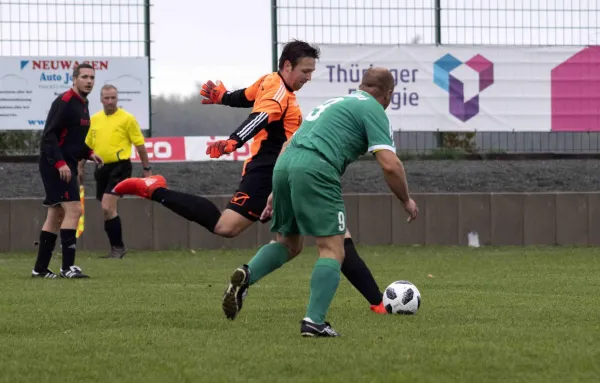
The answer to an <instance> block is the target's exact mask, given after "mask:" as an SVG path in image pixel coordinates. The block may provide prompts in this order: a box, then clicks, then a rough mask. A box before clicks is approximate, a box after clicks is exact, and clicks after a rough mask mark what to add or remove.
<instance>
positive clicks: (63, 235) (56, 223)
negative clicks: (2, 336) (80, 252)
mask: <svg viewBox="0 0 600 383" xmlns="http://www.w3.org/2000/svg"><path fill="white" fill-rule="evenodd" d="M94 79H95V71H94V68H93V67H92V66H91V65H89V64H87V63H84V64H81V65H79V66H77V67H76V68H75V69H74V71H73V87H72V88H71V89H69V90H68V91H66V92H64V93H62V94H60V95H58V97H57V98H56V99H55V100H54V102H53V103H52V106H51V107H50V111H49V112H48V117H47V119H46V125H45V127H44V132H43V133H42V142H41V148H40V160H39V169H40V175H41V177H42V182H43V184H44V190H45V192H46V198H45V199H44V202H43V205H44V206H45V207H47V208H48V214H47V215H46V221H45V222H44V226H43V227H42V230H41V232H40V241H39V246H40V247H39V250H38V255H37V260H36V262H35V267H34V269H33V271H32V272H31V276H32V277H34V278H56V274H55V273H53V272H52V271H50V269H48V266H49V264H50V259H51V258H52V252H53V251H54V247H55V244H56V238H57V236H58V233H59V231H60V242H61V246H62V267H61V270H60V276H61V277H63V278H88V276H87V275H85V274H83V272H82V271H81V268H79V267H78V266H75V250H76V248H77V245H76V242H77V240H76V236H75V235H76V229H77V223H78V221H79V217H80V216H81V203H80V200H79V185H78V182H77V162H78V161H79V160H81V159H84V158H85V159H90V160H91V161H94V162H96V163H97V164H98V166H102V165H103V162H102V159H101V158H100V157H98V156H97V155H96V154H94V152H93V151H92V150H90V148H89V147H88V146H87V145H86V144H85V137H86V135H87V132H88V130H89V128H90V112H89V110H88V100H87V96H88V94H90V92H91V91H92V89H93V87H94Z"/></svg>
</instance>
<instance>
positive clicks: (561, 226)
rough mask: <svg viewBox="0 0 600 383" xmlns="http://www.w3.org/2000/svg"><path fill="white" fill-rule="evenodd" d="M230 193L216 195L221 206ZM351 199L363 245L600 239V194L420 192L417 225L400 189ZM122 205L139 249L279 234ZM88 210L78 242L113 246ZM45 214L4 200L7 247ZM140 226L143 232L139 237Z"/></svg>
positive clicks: (257, 240)
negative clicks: (231, 230) (228, 230)
mask: <svg viewBox="0 0 600 383" xmlns="http://www.w3.org/2000/svg"><path fill="white" fill-rule="evenodd" d="M228 198H229V196H216V197H210V199H211V200H213V201H214V202H215V203H216V204H217V206H219V207H221V208H224V207H225V205H226V203H227V199H228ZM344 198H345V202H346V209H347V222H348V228H349V229H350V231H351V233H352V234H353V237H354V238H355V241H356V242H358V243H360V244H368V245H387V244H394V245H407V244H421V245H423V244H424V245H428V244H436V245H437V244H439V245H466V244H467V233H468V232H469V231H476V232H478V233H479V238H480V242H481V244H482V245H596V244H599V243H600V235H598V233H600V193H532V194H521V193H498V194H495V193H492V194H490V193H473V194H463V193H460V194H414V195H413V198H414V199H415V200H416V201H417V203H418V204H419V207H420V217H419V219H418V220H417V221H415V222H413V223H411V224H407V223H406V214H405V213H404V211H403V209H402V205H401V204H400V203H399V202H398V201H397V200H396V198H395V197H393V196H392V195H386V194H348V195H345V196H344ZM119 209H120V216H121V220H122V223H123V231H124V239H125V242H126V244H127V246H128V247H129V248H130V249H131V250H165V249H177V248H193V249H201V248H210V249H214V248H220V247H228V248H245V247H253V246H257V245H262V244H264V243H267V242H268V241H269V240H270V239H271V237H272V236H271V233H270V232H269V225H268V224H267V225H263V224H256V225H253V226H252V227H251V228H250V229H249V230H247V231H246V232H244V233H243V234H242V235H241V236H239V237H237V238H234V239H224V238H220V237H218V236H215V235H213V234H211V233H209V232H208V231H206V230H205V229H204V228H202V227H201V226H199V225H197V224H195V223H192V222H188V221H187V220H185V219H183V218H180V217H179V216H177V215H176V214H174V213H172V212H171V211H169V210H168V209H166V208H164V207H163V206H161V205H159V204H157V203H154V202H151V201H148V200H143V199H140V198H125V199H123V200H122V201H121V202H120V206H119ZM85 212H86V216H85V233H84V234H83V236H82V237H81V238H80V239H79V242H78V248H79V249H84V250H100V251H105V250H107V247H108V240H107V238H106V235H105V233H104V223H103V220H102V211H101V208H100V204H99V203H98V201H96V200H94V199H88V200H86V205H85ZM45 214H46V211H45V209H44V208H43V207H42V206H41V200H40V199H0V252H7V251H34V250H35V249H36V248H35V247H34V242H35V241H37V240H38V236H39V230H40V229H41V227H42V224H43V223H44V219H45ZM134 229H135V230H137V231H138V232H139V235H138V236H136V237H134V235H133V230H134ZM313 243H314V240H312V239H309V240H308V244H313Z"/></svg>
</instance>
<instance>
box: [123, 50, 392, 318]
mask: <svg viewBox="0 0 600 383" xmlns="http://www.w3.org/2000/svg"><path fill="white" fill-rule="evenodd" d="M319 55H320V52H319V49H318V48H317V47H315V46H312V45H310V44H308V43H306V42H304V41H299V40H293V41H291V42H289V43H287V44H286V45H285V46H284V48H283V50H282V52H281V56H280V58H279V70H278V71H277V72H273V73H269V74H266V75H264V76H262V77H260V78H259V79H258V80H257V81H256V82H254V83H253V84H252V85H251V86H249V87H247V88H243V89H239V90H236V91H233V92H228V91H227V89H226V88H225V86H224V85H223V84H221V83H220V82H218V81H217V83H216V84H215V83H213V82H212V81H209V82H207V83H206V84H204V85H203V87H202V91H201V94H202V95H203V96H204V97H206V99H205V100H202V103H203V104H221V105H227V106H231V107H238V108H252V112H251V113H250V115H249V116H248V118H247V119H246V120H245V121H244V122H243V123H242V124H241V125H240V126H239V127H238V128H237V129H236V130H235V131H234V132H233V133H232V134H231V135H230V136H229V139H227V140H221V141H217V142H213V143H211V144H209V145H208V148H207V150H206V153H207V154H209V155H210V157H211V158H219V157H220V156H222V155H224V154H228V153H232V152H234V151H235V150H237V149H238V148H240V147H242V146H243V145H244V144H245V143H246V142H248V141H249V140H251V139H253V141H252V144H251V145H250V150H251V156H250V158H249V159H248V160H246V162H245V163H244V167H243V170H242V180H241V182H240V184H239V186H238V189H237V191H236V192H235V194H234V195H233V196H232V198H231V200H230V201H229V203H228V204H227V208H226V209H225V210H224V211H223V212H221V211H220V210H219V208H218V207H217V206H215V205H214V204H213V203H212V202H211V201H210V200H208V199H206V198H204V197H200V196H195V195H192V194H187V193H182V192H179V191H175V190H172V189H168V188H167V183H166V180H165V179H164V177H162V176H160V175H154V176H151V177H148V178H129V179H127V180H124V181H122V182H120V183H119V184H117V186H116V187H115V188H114V191H115V192H116V193H117V194H130V195H137V196H139V197H142V198H147V199H151V200H153V201H156V202H159V203H160V204H162V205H163V206H165V207H167V208H168V209H170V210H171V211H173V212H175V213H177V214H178V215H180V216H182V217H184V218H186V219H188V220H190V221H193V222H196V223H198V224H200V225H202V226H203V227H205V228H206V229H207V230H209V231H210V232H212V233H214V234H216V235H219V236H221V237H225V238H233V237H236V236H238V235H239V234H241V233H242V232H243V231H244V230H246V229H247V228H248V227H250V226H251V225H252V224H254V223H255V222H256V221H258V220H260V215H261V213H262V211H263V209H264V208H265V206H266V204H267V199H268V198H269V194H270V193H271V191H272V178H273V168H274V167H275V162H276V161H277V157H278V156H279V153H280V152H281V149H282V147H283V144H284V143H285V142H286V141H287V140H288V139H289V138H290V137H291V136H292V135H293V134H294V132H296V130H297V129H298V128H299V127H300V124H301V123H302V111H301V110H300V106H299V105H298V102H297V100H296V94H295V92H296V91H298V90H300V89H301V88H302V86H304V84H306V83H307V82H308V81H310V80H311V76H312V73H313V72H314V70H315V67H316V60H317V59H319ZM265 222H266V221H265ZM263 223H264V222H263ZM289 250H290V253H292V254H295V253H296V252H297V251H298V250H299V249H289ZM345 250H346V258H345V259H346V260H345V261H344V265H343V266H342V272H343V273H344V275H345V276H346V278H348V280H349V281H350V282H351V283H352V285H354V286H355V287H356V288H357V289H358V290H359V291H360V292H361V294H363V296H364V297H365V298H366V299H367V300H368V301H369V303H370V304H371V310H373V311H374V312H377V313H380V314H385V313H386V311H385V308H384V307H383V304H382V296H383V295H382V293H381V291H380V290H379V287H378V286H377V283H376V282H375V280H374V278H373V276H372V275H371V272H370V270H369V269H368V268H367V266H366V265H365V263H364V262H363V260H362V259H361V258H360V257H359V255H358V253H357V251H356V248H355V247H354V244H353V242H352V238H350V234H349V233H347V235H346V241H345Z"/></svg>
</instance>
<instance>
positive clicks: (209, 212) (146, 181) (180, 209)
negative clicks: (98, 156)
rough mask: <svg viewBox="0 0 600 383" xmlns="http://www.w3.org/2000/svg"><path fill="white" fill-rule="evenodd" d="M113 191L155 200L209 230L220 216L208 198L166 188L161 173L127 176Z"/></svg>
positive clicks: (212, 228) (211, 229)
mask: <svg viewBox="0 0 600 383" xmlns="http://www.w3.org/2000/svg"><path fill="white" fill-rule="evenodd" d="M113 191H114V192H115V193H117V194H122V195H136V196H138V197H142V198H147V199H151V200H152V201H156V202H158V203H160V204H161V205H163V206H164V207H166V208H168V209H169V210H171V211H172V212H174V213H175V214H177V215H179V216H181V217H183V218H185V219H187V220H189V221H192V222H196V223H198V224H200V225H202V226H204V227H205V228H206V229H207V230H209V231H210V232H214V229H215V226H216V225H217V222H219V219H220V218H221V211H220V210H219V209H218V208H217V206H215V204H214V203H212V202H211V201H210V200H208V199H206V198H204V197H200V196H196V195H193V194H187V193H182V192H179V191H176V190H169V189H167V181H166V180H165V178H164V177H163V176H161V175H154V176H150V177H146V178H128V179H126V180H124V181H121V182H119V183H118V184H117V185H116V186H115V187H114V189H113Z"/></svg>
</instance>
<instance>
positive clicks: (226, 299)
mask: <svg viewBox="0 0 600 383" xmlns="http://www.w3.org/2000/svg"><path fill="white" fill-rule="evenodd" d="M301 250H302V237H300V236H297V235H294V236H288V237H283V236H280V235H278V236H277V242H273V243H269V244H268V245H264V246H263V247H261V248H260V249H259V250H258V252H257V253H256V255H255V256H254V257H253V258H252V259H251V260H250V262H248V265H243V266H240V267H238V268H237V269H235V270H234V272H233V274H232V275H231V278H230V281H229V286H228V287H227V289H226V290H225V294H223V302H222V308H223V312H224V313H225V316H226V317H227V318H228V319H231V320H233V319H235V318H236V316H237V315H238V313H239V312H240V310H241V309H242V301H243V300H244V298H245V297H246V295H247V294H248V288H249V287H250V286H251V285H253V284H254V283H256V282H258V281H259V280H260V279H262V278H264V277H265V276H267V275H268V274H270V273H272V272H273V271H275V270H277V269H278V268H280V267H281V266H283V265H284V264H285V263H286V262H288V261H289V260H290V259H292V258H294V257H295V256H296V255H298V254H299V253H300V251H301Z"/></svg>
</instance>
